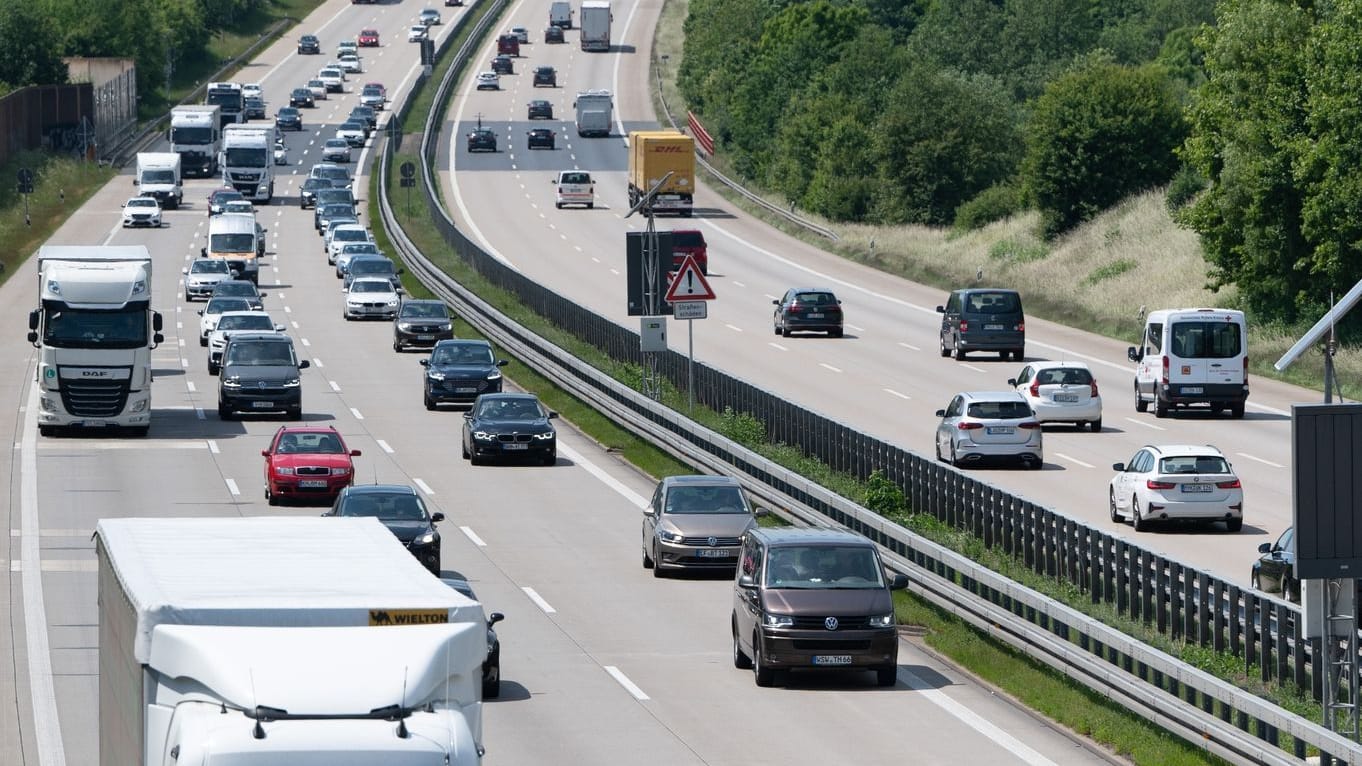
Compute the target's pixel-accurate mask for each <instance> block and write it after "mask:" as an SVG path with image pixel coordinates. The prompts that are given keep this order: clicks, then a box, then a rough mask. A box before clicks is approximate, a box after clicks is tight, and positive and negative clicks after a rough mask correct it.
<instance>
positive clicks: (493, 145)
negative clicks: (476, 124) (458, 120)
mask: <svg viewBox="0 0 1362 766" xmlns="http://www.w3.org/2000/svg"><path fill="white" fill-rule="evenodd" d="M496 150H497V134H496V133H493V132H492V130H491V129H490V128H475V129H473V130H471V131H469V133H468V151H470V152H495V151H496Z"/></svg>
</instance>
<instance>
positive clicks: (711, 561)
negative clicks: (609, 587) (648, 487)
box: [643, 476, 766, 577]
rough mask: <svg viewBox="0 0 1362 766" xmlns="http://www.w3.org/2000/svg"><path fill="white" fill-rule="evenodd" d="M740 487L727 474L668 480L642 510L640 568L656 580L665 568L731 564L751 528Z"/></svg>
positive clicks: (760, 510)
mask: <svg viewBox="0 0 1362 766" xmlns="http://www.w3.org/2000/svg"><path fill="white" fill-rule="evenodd" d="M765 513H766V509H764V508H758V509H756V510H755V511H754V510H753V509H752V506H751V505H750V504H749V503H748V502H747V496H746V494H744V493H743V491H742V485H740V484H738V482H737V480H736V479H733V478H731V477H728V476H668V477H667V478H665V479H663V480H662V481H661V482H658V485H657V489H656V490H654V491H653V499H652V501H651V502H649V504H648V505H647V506H646V507H645V508H644V509H643V568H644V569H651V570H653V576H654V577H662V576H663V575H664V574H665V570H667V569H724V570H731V569H732V568H733V567H735V566H737V563H738V550H739V548H740V546H741V545H742V536H743V534H744V533H746V532H747V530H749V529H752V528H753V527H755V526H756V525H757V521H756V517H757V516H762V515H765Z"/></svg>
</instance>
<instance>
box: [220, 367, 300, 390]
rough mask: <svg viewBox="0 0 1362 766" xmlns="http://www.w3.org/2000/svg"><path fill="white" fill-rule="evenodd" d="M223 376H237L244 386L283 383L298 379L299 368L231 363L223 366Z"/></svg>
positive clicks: (229, 377)
mask: <svg viewBox="0 0 1362 766" xmlns="http://www.w3.org/2000/svg"><path fill="white" fill-rule="evenodd" d="M222 378H223V380H231V379H232V378H236V379H238V380H239V381H240V382H241V385H242V387H245V386H248V385H250V384H252V383H272V384H275V385H283V384H284V383H287V382H288V381H290V380H297V379H298V368H297V367H295V366H293V365H267V364H229V365H227V366H225V367H223V368H222Z"/></svg>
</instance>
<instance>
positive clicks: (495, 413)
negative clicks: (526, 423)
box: [478, 398, 544, 420]
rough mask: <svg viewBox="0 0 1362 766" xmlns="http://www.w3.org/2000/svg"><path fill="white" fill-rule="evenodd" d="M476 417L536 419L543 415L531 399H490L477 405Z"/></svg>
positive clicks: (536, 403) (537, 404)
mask: <svg viewBox="0 0 1362 766" xmlns="http://www.w3.org/2000/svg"><path fill="white" fill-rule="evenodd" d="M478 417H480V418H491V419H493V420H538V419H539V418H542V417H544V413H543V412H542V411H540V409H539V402H536V401H535V400H533V399H519V398H517V399H491V400H488V401H485V402H483V403H482V404H481V405H480V406H479V407H478Z"/></svg>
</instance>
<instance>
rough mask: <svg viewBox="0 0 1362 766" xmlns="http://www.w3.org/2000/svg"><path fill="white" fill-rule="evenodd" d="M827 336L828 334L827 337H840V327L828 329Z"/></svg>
mask: <svg viewBox="0 0 1362 766" xmlns="http://www.w3.org/2000/svg"><path fill="white" fill-rule="evenodd" d="M828 336H829V337H833V338H840V337H842V328H840V327H837V328H834V329H831V330H828Z"/></svg>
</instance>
